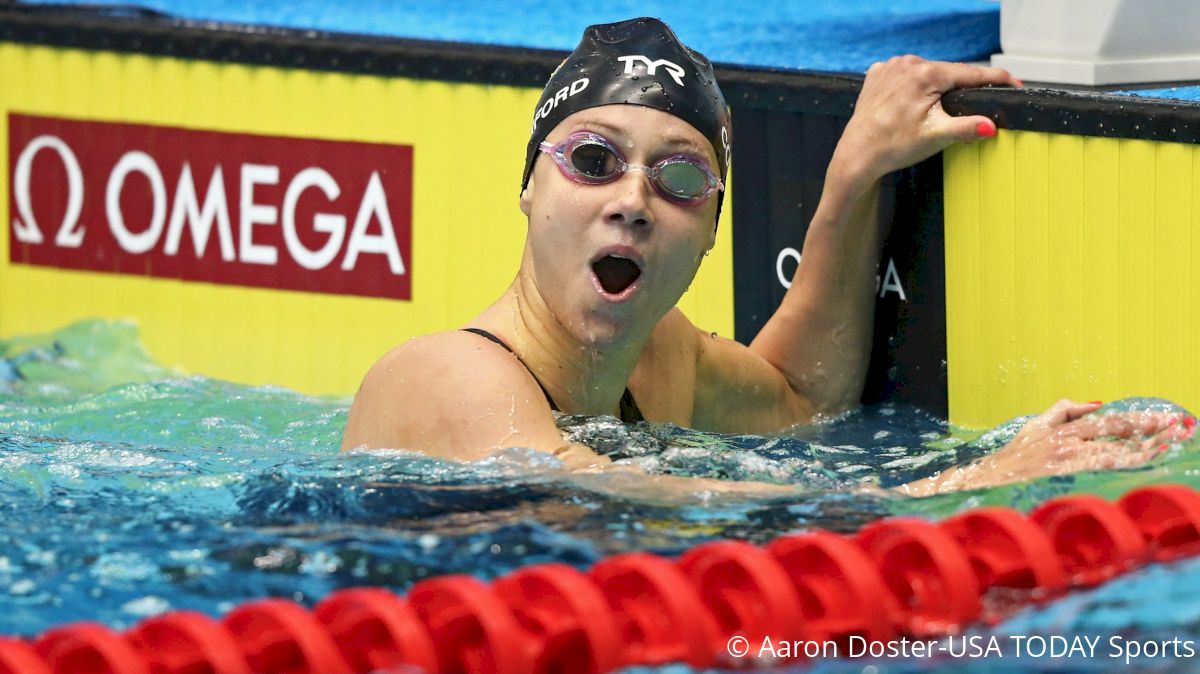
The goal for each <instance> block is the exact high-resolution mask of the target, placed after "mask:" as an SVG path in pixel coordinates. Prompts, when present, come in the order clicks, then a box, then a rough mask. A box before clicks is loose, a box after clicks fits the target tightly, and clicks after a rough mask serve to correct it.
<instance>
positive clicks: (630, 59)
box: [617, 54, 684, 87]
mask: <svg viewBox="0 0 1200 674" xmlns="http://www.w3.org/2000/svg"><path fill="white" fill-rule="evenodd" d="M617 60H618V61H621V62H623V63H624V64H625V74H626V75H632V74H633V64H634V63H641V64H642V65H644V66H646V74H647V75H653V74H654V71H656V70H658V67H659V66H665V67H666V69H667V74H669V75H670V76H671V79H673V80H675V84H678V85H679V86H681V87H682V86H683V74H684V72H683V68H682V67H680V66H679V65H678V64H676V63H672V62H671V61H668V60H667V59H658V60H657V61H651V60H650V59H648V58H646V57H645V56H642V55H641V54H632V55H630V56H618V57H617Z"/></svg>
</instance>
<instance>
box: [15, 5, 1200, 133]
mask: <svg viewBox="0 0 1200 674" xmlns="http://www.w3.org/2000/svg"><path fill="white" fill-rule="evenodd" d="M0 41H7V42H14V43H24V44H39V45H50V46H57V47H67V48H77V49H87V50H100V51H112V52H127V53H141V54H151V55H156V56H166V57H175V58H184V59H199V60H207V61H218V62H229V63H240V64H246V65H258V66H272V67H280V68H303V69H308V70H320V71H332V72H343V73H352V74H366V75H379V76H391V77H408V78H415V79H435V80H441V81H452V82H466V83H485V84H500V85H511V86H522V87H534V88H540V87H541V86H543V85H544V83H545V81H546V77H547V75H548V73H549V72H550V71H551V70H553V68H554V67H555V66H557V65H558V63H559V62H560V61H561V60H562V58H563V56H564V55H565V52H562V51H556V50H545V49H528V48H518V47H503V46H494V45H480V44H468V43H457V42H438V41H431V40H413V39H400V38H389V37H377V36H369V35H354V34H345V33H331V32H325V31H312V30H295V29H284V28H272V27H262V26H247V25H239V24H229V23H219V22H204V21H190V20H181V19H176V18H173V17H170V16H166V15H163V14H160V13H157V12H154V11H152V10H145V9H141V8H136V7H130V6H121V5H110V6H75V5H22V4H9V3H2V2H0ZM716 73H717V78H718V80H719V81H720V82H721V87H722V89H723V90H724V91H725V94H726V97H727V99H728V100H729V103H730V105H731V106H733V107H735V108H737V107H749V108H755V109H760V110H779V111H790V112H801V113H808V114H827V115H833V116H838V117H843V116H848V115H849V114H850V112H851V111H852V110H853V107H854V99H855V97H856V96H857V93H858V90H859V88H860V87H861V84H862V76H861V75H857V74H844V73H823V72H816V71H802V70H778V69H765V68H751V67H744V66H734V65H728V64H718V65H717V68H716ZM943 105H944V106H945V109H946V110H947V111H948V112H949V113H951V114H954V115H965V114H983V115H987V116H988V117H991V118H992V119H993V120H995V121H996V123H997V125H998V126H1000V127H1002V128H1007V129H1014V130H1024V131H1042V132H1049V133H1063V134H1071V135H1085V136H1102V137H1109V138H1137V139H1142V140H1155V141H1168V142H1181V143H1198V142H1200V105H1197V104H1193V103H1190V102H1186V101H1175V100H1167V99H1151V98H1142V97H1136V96H1127V95H1114V94H1109V93H1104V92H1103V91H1097V90H1076V89H1058V88H1053V89H1052V88H1040V87H1030V88H1026V89H1009V88H988V89H975V90H960V91H954V92H951V93H950V94H949V95H947V96H946V97H945V98H944V100H943Z"/></svg>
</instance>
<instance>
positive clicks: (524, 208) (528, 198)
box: [521, 174, 533, 217]
mask: <svg viewBox="0 0 1200 674" xmlns="http://www.w3.org/2000/svg"><path fill="white" fill-rule="evenodd" d="M532 204H533V174H530V175H529V182H527V183H525V189H523V190H521V212H522V213H524V214H525V217H529V211H530V210H531V209H530V206H531V205H532Z"/></svg>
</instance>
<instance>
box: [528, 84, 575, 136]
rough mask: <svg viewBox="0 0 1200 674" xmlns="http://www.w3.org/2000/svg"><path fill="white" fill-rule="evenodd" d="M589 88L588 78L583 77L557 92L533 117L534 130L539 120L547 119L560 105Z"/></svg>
mask: <svg viewBox="0 0 1200 674" xmlns="http://www.w3.org/2000/svg"><path fill="white" fill-rule="evenodd" d="M587 86H588V78H586V77H581V78H579V79H577V80H575V81H574V82H572V83H570V84H568V85H567V86H565V87H563V88H562V89H559V90H558V91H556V92H555V93H554V97H553V98H547V99H546V102H545V103H543V104H542V107H540V108H538V111H537V113H535V114H534V115H533V129H534V130H536V129H537V123H538V120H539V119H545V118H546V116H547V115H549V114H550V113H551V112H552V111H553V110H554V109H555V108H557V107H558V104H559V103H561V102H563V101H565V100H567V99H568V98H570V97H572V96H574V95H575V94H577V93H579V92H581V91H583V90H584V89H587Z"/></svg>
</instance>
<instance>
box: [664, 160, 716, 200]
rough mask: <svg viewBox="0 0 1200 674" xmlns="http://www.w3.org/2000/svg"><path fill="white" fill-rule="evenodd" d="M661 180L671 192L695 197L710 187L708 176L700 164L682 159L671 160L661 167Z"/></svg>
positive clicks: (681, 195)
mask: <svg viewBox="0 0 1200 674" xmlns="http://www.w3.org/2000/svg"><path fill="white" fill-rule="evenodd" d="M658 175H659V180H660V181H661V182H662V186H663V187H664V188H666V190H667V191H668V192H670V193H671V194H674V195H677V196H680V197H694V196H697V195H699V194H701V193H702V192H704V190H705V189H706V188H707V187H708V176H707V175H706V174H705V173H704V171H702V170H701V169H700V167H699V166H696V165H695V164H693V163H691V162H689V161H685V160H682V159H678V160H674V161H669V162H667V163H665V164H663V165H662V166H660V167H659V173H658Z"/></svg>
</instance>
